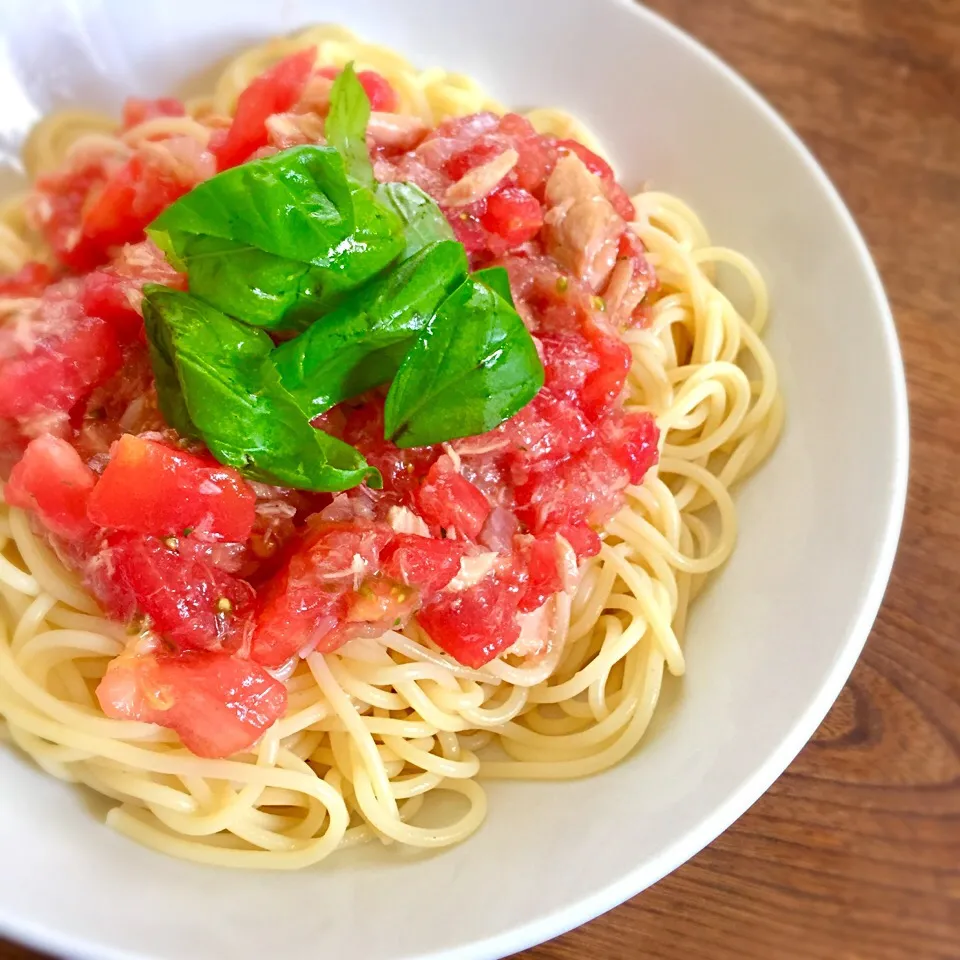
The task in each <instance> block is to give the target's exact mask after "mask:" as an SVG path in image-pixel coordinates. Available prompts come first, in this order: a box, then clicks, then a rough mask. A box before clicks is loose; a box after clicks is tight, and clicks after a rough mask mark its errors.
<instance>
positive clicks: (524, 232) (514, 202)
mask: <svg viewBox="0 0 960 960" xmlns="http://www.w3.org/2000/svg"><path fill="white" fill-rule="evenodd" d="M480 222H481V223H482V224H483V226H484V227H485V228H486V229H487V230H489V231H490V232H491V233H495V234H498V235H499V236H500V237H502V238H503V240H504V244H505V249H506V250H511V249H513V248H514V247H518V246H520V244H521V243H526V242H527V241H528V240H532V239H533V238H534V237H535V236H536V235H537V234H538V233H539V232H540V228H541V227H542V226H543V211H542V210H541V209H540V204H539V202H538V201H537V200H536V198H535V197H533V196H531V195H530V194H529V193H527V191H526V190H521V189H520V188H519V187H501V188H500V189H499V190H495V191H494V192H493V193H492V194H490V196H489V197H487V209H486V212H485V213H484V214H483V216H482V217H481V218H480Z"/></svg>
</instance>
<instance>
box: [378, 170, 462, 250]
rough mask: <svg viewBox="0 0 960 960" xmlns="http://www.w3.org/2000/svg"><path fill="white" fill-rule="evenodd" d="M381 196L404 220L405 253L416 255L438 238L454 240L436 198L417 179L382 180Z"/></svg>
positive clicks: (380, 198) (380, 199) (385, 204)
mask: <svg viewBox="0 0 960 960" xmlns="http://www.w3.org/2000/svg"><path fill="white" fill-rule="evenodd" d="M377 199H379V201H380V202H381V203H382V204H383V205H384V206H386V207H387V208H389V209H391V210H393V212H394V213H395V214H397V216H398V217H399V218H400V220H401V221H402V223H403V232H404V237H405V238H406V241H407V250H406V253H405V254H404V256H406V257H412V256H413V255H414V254H415V253H416V252H417V251H418V250H421V249H422V248H423V247H425V246H427V244H429V243H434V242H436V241H437V240H453V238H454V235H453V228H452V227H451V226H450V223H449V222H448V220H447V218H446V217H445V216H444V215H443V211H442V210H441V209H440V207H438V206H437V202H436V200H434V199H433V197H431V196H430V195H429V194H427V193H424V192H423V190H421V189H420V188H419V187H418V186H417V185H416V184H415V183H382V184H380V186H379V187H378V188H377Z"/></svg>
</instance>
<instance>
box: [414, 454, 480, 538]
mask: <svg viewBox="0 0 960 960" xmlns="http://www.w3.org/2000/svg"><path fill="white" fill-rule="evenodd" d="M417 506H418V507H419V511H420V515H421V516H422V517H423V519H424V520H425V521H426V522H427V523H428V524H429V525H430V526H432V527H434V528H437V529H438V532H439V531H443V530H450V529H454V530H456V531H457V534H458V535H460V536H465V537H469V538H470V539H471V540H475V539H476V537H477V535H478V534H479V533H480V531H481V529H483V524H484V523H485V521H486V519H487V517H488V516H489V514H490V503H489V501H488V500H487V498H486V497H485V496H484V495H483V493H481V491H480V490H478V489H477V488H476V487H475V486H474V485H473V484H472V483H471V482H470V481H469V480H467V479H466V478H465V477H463V476H461V475H460V474H459V473H457V471H456V470H455V469H454V466H453V461H452V460H451V459H450V457H448V456H446V455H444V456H442V457H440V458H439V459H438V460H437V462H436V463H434V465H433V466H432V467H431V468H430V470H429V472H428V473H427V476H426V479H425V480H424V481H423V486H421V487H420V490H419V491H418V492H417Z"/></svg>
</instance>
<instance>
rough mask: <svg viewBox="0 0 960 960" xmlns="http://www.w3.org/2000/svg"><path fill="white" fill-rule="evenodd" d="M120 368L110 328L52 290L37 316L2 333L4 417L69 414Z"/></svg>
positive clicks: (0, 383) (0, 384)
mask: <svg viewBox="0 0 960 960" xmlns="http://www.w3.org/2000/svg"><path fill="white" fill-rule="evenodd" d="M120 362H121V355H120V349H119V346H118V344H117V339H116V336H115V335H114V333H113V331H112V330H111V329H110V327H109V326H108V325H107V324H106V323H104V322H103V320H101V319H99V318H98V317H91V316H88V315H87V314H86V313H85V312H84V310H83V307H82V306H81V305H80V304H79V303H78V302H77V301H76V300H75V299H72V298H71V297H69V296H67V295H65V294H64V293H63V292H59V291H55V290H54V289H53V288H50V289H49V290H48V291H47V292H46V293H45V294H44V297H43V299H42V300H41V301H40V304H39V306H38V309H37V310H36V311H35V313H34V314H32V315H31V316H29V317H25V318H22V319H21V320H18V321H17V322H15V323H7V324H5V325H4V326H2V327H0V417H13V418H17V417H26V416H31V415H34V414H40V413H51V412H66V411H69V410H70V409H71V408H72V407H73V406H74V405H75V404H76V403H77V402H78V401H80V400H83V399H85V398H86V397H88V396H89V395H90V393H91V392H92V390H93V389H94V388H95V387H96V386H98V385H99V384H101V383H103V382H104V381H105V380H107V379H108V378H109V377H110V376H111V375H112V374H113V373H114V372H115V371H116V370H117V369H119V367H120Z"/></svg>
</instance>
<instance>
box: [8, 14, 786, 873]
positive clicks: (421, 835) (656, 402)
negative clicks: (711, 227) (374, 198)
mask: <svg viewBox="0 0 960 960" xmlns="http://www.w3.org/2000/svg"><path fill="white" fill-rule="evenodd" d="M311 44H315V45H316V46H317V51H318V53H317V57H318V62H319V63H322V64H325V65H337V66H339V65H343V64H346V63H347V62H349V61H356V63H357V66H358V68H359V69H364V68H370V69H374V70H377V71H378V72H380V73H381V74H382V75H384V76H385V77H386V78H387V79H388V80H389V82H390V83H391V84H392V85H393V87H394V88H395V90H396V91H397V92H398V94H399V97H400V107H399V111H400V112H406V113H411V114H415V115H417V116H419V117H422V118H423V119H424V120H426V121H428V122H429V123H430V124H431V125H433V124H435V123H437V122H439V121H440V120H442V119H444V118H446V117H448V116H452V115H461V114H468V113H472V112H475V111H479V110H485V109H487V110H494V111H501V112H502V110H503V108H502V107H501V106H500V105H499V104H497V103H495V102H493V101H491V100H490V99H489V98H488V97H487V95H486V94H485V93H484V91H483V90H482V88H481V87H480V86H479V85H478V84H477V83H476V82H475V81H473V80H471V79H470V78H468V77H464V76H461V75H458V74H452V73H447V72H445V71H442V70H438V69H431V70H425V71H422V72H421V71H417V70H415V69H413V68H412V67H411V66H410V65H409V64H408V63H407V62H406V61H405V60H404V59H402V58H401V57H400V56H398V55H397V54H396V53H394V52H392V51H390V50H388V49H385V48H383V47H380V46H374V45H371V44H368V43H364V42H362V41H360V40H359V39H357V38H356V37H355V36H353V35H352V34H351V33H349V32H348V31H346V30H344V29H342V28H339V27H327V26H324V27H317V28H312V29H309V30H306V31H304V32H302V33H300V34H298V35H297V36H295V37H291V38H287V39H281V40H273V41H271V42H269V43H266V44H264V45H262V46H259V47H255V48H253V49H251V50H248V51H246V52H244V53H242V54H241V55H240V56H238V57H236V58H235V59H234V60H232V61H231V62H230V63H228V64H227V66H226V67H225V68H224V69H223V72H222V73H221V74H220V77H219V79H218V81H217V82H216V85H215V87H214V89H213V93H212V95H211V96H209V97H207V98H204V99H197V100H194V101H191V102H189V104H188V107H189V110H190V113H191V114H192V116H188V117H179V118H159V119H152V120H149V121H147V122H145V123H144V124H142V125H141V126H139V127H136V128H134V129H132V130H129V131H128V132H126V133H124V134H122V135H118V133H117V130H116V127H115V126H114V125H113V124H112V123H110V122H109V121H107V120H105V119H104V118H102V117H99V116H95V115H90V114H86V113H80V112H75V111H71V112H68V113H61V114H56V115H53V116H51V117H48V118H47V119H45V120H43V121H42V122H41V123H40V124H39V125H38V127H37V129H36V130H35V131H34V132H33V134H32V135H31V137H30V139H29V141H28V143H27V146H26V148H25V164H26V168H27V170H28V171H29V172H30V174H31V175H33V176H36V175H37V174H39V173H42V172H44V171H48V170H51V169H53V168H55V167H57V166H58V165H60V164H61V163H62V162H63V161H64V159H65V158H67V157H68V156H70V155H76V154H78V153H79V152H82V151H84V150H98V151H103V150H105V149H106V150H109V151H116V153H118V154H121V155H122V154H124V153H126V152H129V151H130V149H131V147H132V146H135V145H136V144H138V143H140V142H143V141H144V139H145V138H147V137H150V136H153V135H156V134H157V133H159V132H173V131H175V132H177V133H181V134H187V135H189V136H193V137H196V138H197V139H199V140H201V142H204V141H205V140H206V138H207V137H208V136H209V133H210V129H211V128H210V126H208V125H206V124H205V123H202V122H198V120H203V119H205V118H207V119H208V118H210V117H215V116H218V115H229V114H230V113H231V111H232V110H233V107H234V104H235V102H236V98H237V95H238V92H239V91H241V90H242V89H243V88H244V87H245V86H246V85H247V84H248V83H249V81H250V80H251V79H252V78H253V77H254V76H255V75H257V74H258V73H260V72H261V71H262V70H263V69H265V68H266V67H268V66H270V65H271V64H272V63H273V62H275V61H276V60H278V59H279V58H280V57H282V56H284V55H286V54H288V53H290V52H291V51H293V50H296V49H300V48H303V47H305V46H308V45H311ZM528 116H529V118H530V120H531V122H532V123H533V124H534V126H535V127H536V128H537V129H538V130H539V131H540V132H549V133H555V134H557V135H560V136H565V137H575V138H577V139H579V140H581V141H583V142H584V143H586V144H587V145H590V146H592V147H596V144H595V141H594V139H593V137H592V136H591V135H590V134H589V132H588V131H586V130H585V129H584V128H583V127H582V126H581V125H580V124H579V123H578V122H577V121H576V120H574V119H573V118H572V117H570V116H568V115H567V114H565V113H563V112H562V111H559V110H535V111H533V112H532V113H530V114H529V115H528ZM597 149H599V148H597ZM632 199H633V203H634V205H635V207H636V211H637V220H636V222H635V223H634V224H633V228H634V230H635V231H636V233H637V234H638V235H639V237H640V238H641V239H642V241H643V243H644V245H645V246H646V248H647V250H648V256H649V259H650V261H651V263H652V265H653V267H654V268H655V271H656V274H657V276H658V278H659V287H658V288H657V289H656V290H655V291H654V292H653V293H651V294H650V295H649V299H648V303H649V304H650V322H649V324H648V325H646V326H645V327H643V328H636V329H631V330H628V331H627V332H626V333H625V334H624V338H625V340H626V341H627V342H628V343H629V346H630V348H631V350H632V352H633V366H632V370H631V373H630V375H629V379H628V389H629V396H628V400H627V406H628V407H633V408H638V409H642V410H647V411H650V412H652V413H653V414H654V415H655V417H656V420H657V423H658V425H659V427H660V430H661V434H662V449H661V458H660V462H659V465H658V466H657V467H656V468H654V469H652V470H651V471H650V472H649V473H648V475H647V477H646V479H645V481H644V483H643V484H642V486H639V487H630V488H628V489H627V493H626V496H627V504H626V506H625V507H624V508H623V510H622V511H621V512H620V513H619V514H618V515H617V516H616V517H615V518H614V519H613V520H612V521H611V522H610V523H609V524H608V525H607V528H606V531H605V538H604V543H603V546H602V549H601V551H600V553H599V555H598V556H596V557H594V558H593V559H591V560H589V561H587V562H585V563H584V564H583V566H582V569H581V571H580V576H579V580H578V583H577V586H576V587H575V589H574V590H573V591H572V592H571V593H565V594H561V595H559V596H557V597H555V598H554V599H553V600H552V601H549V603H550V604H551V607H550V611H549V612H550V614H551V617H552V627H551V630H552V636H551V642H550V645H549V651H548V653H547V654H546V655H545V656H544V657H543V658H541V659H539V660H536V661H535V662H524V661H522V660H519V659H518V658H512V657H507V658H499V659H496V660H494V661H492V662H491V663H489V664H487V665H486V666H485V667H483V668H481V669H470V668H468V667H465V666H462V665H461V664H459V663H457V662H456V661H455V660H453V659H452V658H451V657H450V656H448V655H447V654H445V653H442V652H440V651H439V649H438V648H437V647H436V646H434V645H433V644H432V643H431V642H430V641H429V639H428V638H427V637H426V636H425V635H424V634H423V633H422V632H420V631H419V630H418V628H417V626H416V623H415V622H414V623H411V625H410V626H409V627H408V628H406V629H405V630H404V631H403V632H402V633H399V632H393V631H391V632H387V633H386V634H384V635H383V636H381V637H379V638H376V639H361V640H353V641H350V642H349V643H347V644H346V645H345V646H343V647H342V648H341V649H339V650H337V651H336V652H335V653H330V654H324V655H321V654H317V653H315V654H311V655H310V656H308V657H307V659H306V660H305V661H302V662H300V663H299V664H298V666H297V667H296V669H295V670H294V671H293V673H292V675H290V676H289V677H288V678H287V679H286V684H287V687H288V693H289V708H288V712H287V714H286V716H285V717H283V719H282V720H280V721H279V722H278V723H277V724H276V725H275V726H274V727H272V728H271V729H269V730H268V731H267V733H266V734H265V735H264V736H263V738H262V739H261V740H260V742H259V743H258V744H257V746H256V747H255V748H254V749H253V750H252V752H250V753H247V754H242V755H238V756H236V757H233V758H231V759H228V760H212V759H203V758H200V757H197V756H194V755H193V754H191V753H190V752H189V751H187V750H186V749H185V748H184V747H182V746H181V745H180V743H179V741H178V739H177V737H176V735H175V734H174V733H172V732H171V731H169V730H166V729H162V728H159V727H156V726H154V725H151V724H144V723H139V722H132V721H120V720H114V719H108V718H107V717H105V716H104V715H103V714H102V713H101V711H100V709H99V707H98V705H97V699H96V696H95V694H94V690H95V688H96V684H97V682H98V680H99V678H100V677H101V676H102V675H103V673H104V671H105V670H106V667H107V664H108V663H109V661H110V660H111V659H112V658H113V657H115V656H116V655H117V654H119V653H120V652H121V650H122V649H123V647H124V642H125V640H126V639H128V638H127V637H126V636H125V634H124V629H123V628H122V627H121V626H119V625H118V624H116V623H113V622H111V621H109V620H107V619H104V618H102V617H101V616H100V614H99V611H98V609H97V606H96V604H95V603H94V602H93V600H92V599H91V598H90V597H89V596H88V595H87V593H86V592H85V591H84V590H83V589H82V587H81V586H80V585H79V584H78V582H77V580H76V579H75V578H74V576H73V575H72V574H71V573H70V572H69V571H68V570H67V569H66V568H65V567H64V566H63V564H61V563H60V561H59V560H58V559H57V558H56V557H55V556H54V554H53V553H52V552H51V550H50V549H49V548H48V547H46V546H45V545H44V543H43V542H42V541H41V540H40V539H39V538H38V537H37V536H36V535H35V533H34V532H33V531H32V529H31V526H30V524H29V523H28V521H27V518H26V517H25V515H24V514H23V513H21V512H20V511H19V510H16V509H9V508H6V507H0V511H2V512H0V548H2V553H0V596H2V601H3V617H2V621H0V716H2V718H3V724H4V726H5V733H6V735H7V737H8V738H9V739H10V740H11V741H12V742H13V743H15V744H16V745H17V746H19V747H20V748H21V749H22V750H23V751H24V752H25V753H27V754H28V755H29V756H30V757H32V758H33V759H34V760H35V761H36V762H37V764H39V765H40V766H41V767H42V768H43V769H44V770H46V771H48V772H49V773H51V774H53V775H54V776H56V777H60V778H62V779H64V780H67V781H71V782H75V783H80V784H85V785H86V786H87V787H89V788H91V789H92V790H94V791H96V792H97V793H100V794H102V795H104V796H105V797H108V798H110V800H111V801H114V802H115V805H114V806H113V807H112V809H111V810H110V812H109V814H108V816H107V820H108V823H109V824H110V825H111V826H113V827H115V828H116V829H118V830H120V831H121V832H123V833H125V834H127V835H129V836H130V837H132V838H134V839H135V840H137V841H139V842H141V843H143V844H145V845H147V846H150V847H154V848H156V849H158V850H160V851H163V852H165V853H168V854H171V855H174V856H178V857H183V858H186V859H189V860H194V861H199V862H203V863H210V864H218V865H222V866H234V867H258V868H278V869H292V868H299V867H305V866H308V865H310V864H313V863H316V862H317V861H320V860H322V859H323V858H325V857H326V856H328V855H329V854H331V853H333V852H334V851H335V850H338V849H341V848H344V847H347V846H351V845H353V844H357V843H362V842H367V841H371V840H379V841H380V842H382V843H384V844H392V843H397V844H402V845H408V846H415V847H426V848H434V847H442V846H446V845H448V844H453V843H457V842H458V841H461V840H463V839H465V838H466V837H468V836H469V835H470V834H472V833H473V832H474V831H476V830H477V829H478V827H479V826H480V825H481V823H482V822H483V819H484V817H485V814H486V806H487V800H486V795H485V792H484V789H483V786H482V784H483V782H484V781H485V780H489V779H492V778H514V779H529V780H551V779H558V778H566V777H580V776H585V775H587V774H593V773H597V772H599V771H601V770H604V769H606V768H608V767H610V766H611V765H613V764H615V763H617V762H619V761H620V760H622V759H623V758H625V757H626V756H628V755H629V754H630V753H631V751H633V750H634V748H635V747H636V746H637V745H638V743H639V742H640V740H641V739H642V737H643V735H644V731H645V730H646V729H647V726H648V724H649V722H650V718H651V715H652V714H653V711H654V709H655V708H656V704H657V699H658V696H659V693H660V688H661V682H662V678H663V675H664V670H665V669H667V670H669V671H670V672H671V673H672V674H674V675H678V676H679V675H680V674H682V673H683V671H684V655H683V649H682V641H683V635H684V631H685V628H686V625H687V618H688V612H689V608H690V605H691V603H692V601H693V600H694V599H695V598H696V596H697V594H698V593H699V592H700V590H701V588H702V587H703V585H704V582H705V581H706V578H707V577H708V576H709V575H710V574H711V573H713V572H714V571H715V570H717V568H718V567H720V566H721V565H722V564H723V563H724V561H725V560H726V559H727V558H728V557H729V556H730V553H731V551H732V550H733V548H734V543H735V539H736V532H737V513H736V508H735V505H734V502H733V500H732V498H731V489H732V488H733V487H734V486H735V485H736V484H737V483H738V482H739V481H741V480H742V479H743V478H744V477H746V476H747V475H748V474H750V473H751V472H752V471H753V470H754V469H755V468H756V467H757V466H758V465H759V464H760V463H761V461H762V460H763V459H764V458H765V457H766V456H767V454H768V453H769V452H770V451H771V449H772V448H773V446H774V444H775V442H776V440H777V435H778V432H779V430H780V425H781V420H782V409H781V404H780V399H779V396H778V392H777V374H776V369H775V367H774V363H773V361H772V359H771V357H770V355H769V353H768V352H767V350H766V348H765V347H764V345H763V342H762V340H761V333H762V332H763V327H764V324H765V322H766V319H767V310H768V305H767V295H766V290H765V288H764V284H763V280H762V278H761V277H760V275H759V273H758V271H757V270H756V268H755V267H754V265H753V264H752V263H751V262H750V261H749V260H747V259H746V258H745V257H744V256H742V255H741V254H739V253H737V252H735V251H732V250H727V249H725V248H722V247H717V246H714V245H712V244H711V242H710V239H709V238H708V236H707V233H706V231H705V229H704V227H703V225H702V224H701V223H700V221H699V220H698V219H697V217H696V215H695V214H694V213H693V212H692V211H691V210H690V209H689V208H688V207H687V206H686V205H684V204H683V203H682V202H681V201H680V200H678V199H677V198H675V197H673V196H670V195H668V194H664V193H658V192H643V193H640V194H638V195H636V196H635V197H633V198H632ZM45 256H49V255H48V253H47V252H46V251H44V249H43V247H42V245H41V244H40V243H39V240H38V238H37V237H36V236H34V235H32V234H31V233H30V231H29V229H28V227H27V222H26V220H25V218H24V216H23V209H22V198H15V199H14V200H12V201H10V202H8V203H6V204H5V205H3V206H2V207H0V270H12V269H15V268H16V267H18V266H19V265H20V264H21V263H22V262H24V261H25V260H27V259H28V258H36V257H45ZM717 266H722V267H724V268H729V269H732V270H735V271H736V272H737V273H738V274H739V275H740V277H742V279H743V281H745V283H746V284H747V286H748V287H749V290H750V293H751V299H752V308H751V310H750V311H749V313H748V314H747V315H746V316H744V315H742V314H741V313H740V312H739V311H738V310H737V309H736V308H735V307H734V305H733V304H732V303H731V302H730V300H729V299H728V298H727V296H725V295H724V293H723V292H721V291H720V289H718V287H717V286H716V285H715V283H714V268H715V267H717ZM451 795H452V796H451ZM441 798H442V799H443V800H444V801H445V802H442V803H439V804H438V803H436V801H437V800H438V799H441Z"/></svg>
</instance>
